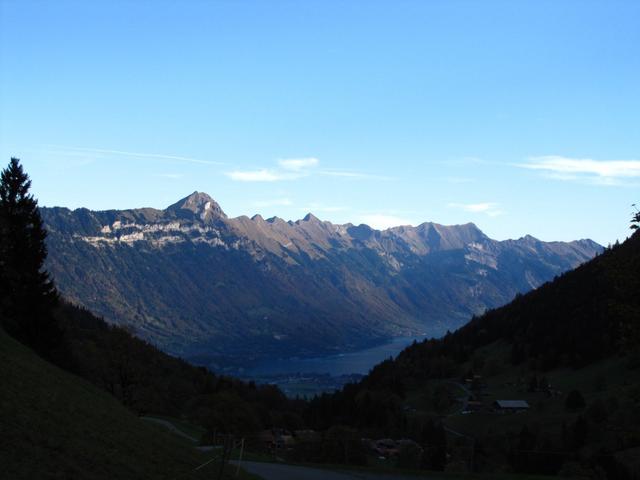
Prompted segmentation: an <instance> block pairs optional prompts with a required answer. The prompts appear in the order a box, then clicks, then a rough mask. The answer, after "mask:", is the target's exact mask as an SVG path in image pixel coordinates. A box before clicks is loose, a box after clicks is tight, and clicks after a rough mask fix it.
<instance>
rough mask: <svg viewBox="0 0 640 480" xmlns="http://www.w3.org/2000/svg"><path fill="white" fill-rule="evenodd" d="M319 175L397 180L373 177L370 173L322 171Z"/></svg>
mask: <svg viewBox="0 0 640 480" xmlns="http://www.w3.org/2000/svg"><path fill="white" fill-rule="evenodd" d="M318 175H324V176H326V177H343V178H353V179H363V180H366V179H370V180H395V178H394V177H388V176H386V175H373V174H370V173H362V172H351V171H347V170H320V171H319V172H318Z"/></svg>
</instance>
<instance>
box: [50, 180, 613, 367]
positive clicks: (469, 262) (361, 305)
mask: <svg viewBox="0 0 640 480" xmlns="http://www.w3.org/2000/svg"><path fill="white" fill-rule="evenodd" d="M41 212H42V216H43V219H44V221H45V224H46V226H47V229H48V231H49V237H48V247H49V258H48V264H47V268H48V269H49V271H50V272H51V274H52V275H53V277H54V278H55V280H56V284H57V286H58V288H59V289H60V291H61V293H62V294H63V295H64V296H65V297H66V298H68V299H70V300H72V301H74V302H75V303H77V304H80V305H84V306H85V307H87V308H89V309H90V310H91V311H92V312H95V313H96V314H99V315H101V316H103V317H104V318H105V319H106V320H107V321H109V322H111V323H119V324H121V325H127V326H129V327H130V328H132V329H134V330H135V332H136V334H137V335H138V336H140V337H142V338H145V339H146V340H149V341H151V342H153V343H154V344H155V345H158V346H160V347H162V348H163V349H164V350H165V351H169V352H171V353H174V354H179V355H181V356H183V357H187V358H188V357H194V356H196V355H199V356H200V359H203V355H211V356H214V355H220V354H222V355H225V356H227V357H229V356H235V357H237V358H240V359H243V360H250V359H251V358H252V357H260V356H261V355H262V356H265V355H272V356H281V355H282V354H283V352H287V353H288V354H290V355H309V354H312V353H319V352H326V351H331V350H332V349H333V351H335V349H341V350H346V349H349V348H355V347H358V346H364V345H367V344H370V343H372V342H374V341H381V340H382V339H383V338H388V337H391V336H402V335H406V334H412V333H424V332H426V333H427V334H431V335H438V334H439V333H444V332H445V331H446V329H447V328H451V329H453V328H457V327H458V326H460V325H462V324H463V323H464V322H465V321H467V320H468V319H469V318H470V317H471V316H472V315H473V314H475V313H479V312H482V311H484V310H486V309H487V308H493V307H497V306H499V305H502V304H504V303H505V302H507V301H509V300H510V299H512V298H513V297H514V295H515V294H517V293H521V292H526V291H529V290H530V289H532V288H535V287H537V286H539V285H540V284H541V283H543V282H545V281H547V280H549V279H551V278H552V277H553V276H554V275H557V274H560V273H562V272H563V271H565V270H567V269H570V268H574V267H576V266H577V265H579V264H580V263H582V262H584V261H586V260H588V259H590V258H592V257H593V256H594V255H595V254H596V253H598V252H599V251H600V250H601V247H600V246H599V245H597V244H596V243H594V242H592V241H589V240H580V241H575V242H568V243H564V242H541V241H539V240H537V239H535V238H533V237H530V236H527V237H523V238H521V239H517V240H507V241H503V242H499V241H495V240H492V239H490V238H489V237H487V236H486V235H485V234H484V233H482V231H480V230H479V229H478V228H477V227H476V226H475V225H473V224H466V225H452V226H444V225H438V224H435V223H424V224H422V225H419V226H417V227H411V226H404V227H397V228H392V229H388V230H384V231H378V230H374V229H372V228H370V227H368V226H366V225H359V226H355V225H351V224H346V225H335V224H332V223H330V222H323V221H320V220H319V219H317V218H316V217H314V216H313V215H307V216H306V217H305V218H304V219H302V220H298V221H296V222H292V221H289V222H287V221H284V220H282V219H279V218H271V219H268V220H264V219H263V218H262V217H260V216H259V215H257V216H254V217H253V218H248V217H244V216H243V217H238V218H228V217H227V216H226V215H225V214H224V212H223V211H222V209H221V208H220V207H219V205H218V204H217V203H216V202H215V201H214V200H213V199H212V198H211V197H209V196H208V195H206V194H203V193H197V192H196V193H194V194H192V195H190V196H188V197H187V198H185V199H183V200H181V201H179V202H177V203H176V204H175V205H172V206H170V207H168V208H166V209H164V210H156V209H150V208H143V209H135V210H122V211H116V210H110V211H103V212H94V211H90V210H87V209H78V210H74V211H70V210H68V209H65V208H43V209H42V210H41Z"/></svg>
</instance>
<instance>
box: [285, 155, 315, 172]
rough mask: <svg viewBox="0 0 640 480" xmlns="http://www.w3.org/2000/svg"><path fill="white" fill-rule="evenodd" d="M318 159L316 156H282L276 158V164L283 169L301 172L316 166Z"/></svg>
mask: <svg viewBox="0 0 640 480" xmlns="http://www.w3.org/2000/svg"><path fill="white" fill-rule="evenodd" d="M319 163H320V161H319V160H318V159H317V158H313V157H310V158H282V159H280V160H278V165H280V167H281V168H283V169H285V170H292V171H294V172H301V171H304V170H308V169H310V168H313V167H316V166H317V165H318V164H319Z"/></svg>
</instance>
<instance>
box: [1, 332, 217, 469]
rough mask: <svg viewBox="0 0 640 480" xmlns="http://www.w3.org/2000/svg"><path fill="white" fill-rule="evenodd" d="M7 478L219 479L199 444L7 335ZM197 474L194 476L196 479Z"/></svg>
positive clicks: (4, 397)
mask: <svg viewBox="0 0 640 480" xmlns="http://www.w3.org/2000/svg"><path fill="white" fill-rule="evenodd" d="M0 379H1V382H2V385H1V387H0V407H1V408H0V478H6V479H47V478H70V479H71V478H73V479H87V480H91V479H171V478H177V477H179V476H181V475H188V476H185V477H184V478H212V477H213V475H214V473H215V472H216V471H215V470H213V469H212V468H213V465H210V466H209V468H207V467H205V468H204V469H202V470H199V471H197V472H193V469H194V468H195V467H196V466H198V465H200V464H202V463H204V462H205V461H207V460H208V457H207V456H204V455H203V454H200V453H199V452H197V451H196V450H195V449H194V448H193V445H190V444H187V443H184V442H182V441H181V440H180V439H178V438H176V437H174V436H173V435H172V434H170V433H166V432H165V431H164V430H162V429H161V428H160V427H154V426H152V425H149V424H147V423H145V422H143V421H142V420H140V419H139V418H138V417H136V416H135V415H134V414H133V413H131V412H130V411H129V410H127V409H125V408H124V407H123V406H122V405H121V404H120V403H118V401H117V400H116V399H115V398H113V397H112V396H110V395H108V394H107V393H104V392H102V391H100V390H99V389H97V388H96V387H94V386H93V385H91V384H90V383H88V382H86V381H84V380H82V379H80V378H78V377H76V376H74V375H71V374H69V373H66V372H64V371H62V370H60V369H58V368H57V367H54V366H52V365H51V364H49V363H47V362H45V361H44V360H42V359H41V358H39V357H37V356H36V355H35V354H34V353H33V352H32V351H31V350H29V349H28V348H26V347H25V346H23V345H21V344H20V343H18V342H16V341H15V340H13V339H12V338H10V337H9V336H7V335H6V334H5V333H4V331H3V330H2V329H0ZM189 472H191V473H189Z"/></svg>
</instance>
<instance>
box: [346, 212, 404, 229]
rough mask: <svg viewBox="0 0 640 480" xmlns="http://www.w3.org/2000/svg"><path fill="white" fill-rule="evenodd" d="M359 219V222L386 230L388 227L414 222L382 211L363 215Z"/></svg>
mask: <svg viewBox="0 0 640 480" xmlns="http://www.w3.org/2000/svg"><path fill="white" fill-rule="evenodd" d="M358 220H359V223H364V224H365V225H369V226H370V227H372V228H375V229H376V230H386V229H388V228H392V227H398V226H400V225H413V222H412V221H411V220H409V219H407V218H403V217H399V216H396V215H386V214H382V213H372V214H367V215H361V216H360V217H359V219H358Z"/></svg>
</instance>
